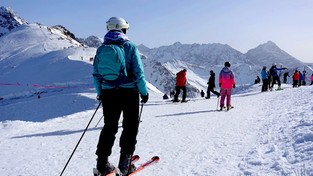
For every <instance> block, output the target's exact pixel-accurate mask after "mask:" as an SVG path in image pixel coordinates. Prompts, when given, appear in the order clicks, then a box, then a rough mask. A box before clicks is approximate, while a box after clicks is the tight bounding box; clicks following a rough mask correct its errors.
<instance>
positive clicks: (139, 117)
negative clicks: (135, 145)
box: [128, 103, 144, 172]
mask: <svg viewBox="0 0 313 176" xmlns="http://www.w3.org/2000/svg"><path fill="white" fill-rule="evenodd" d="M143 104H144V103H141V109H140V112H139V116H138V128H139V123H140V122H141V121H140V119H141V114H142V109H143ZM137 133H138V131H137ZM132 158H133V154H132V155H131V157H130V160H131V159H132ZM130 169H131V168H130V167H128V172H129V171H130Z"/></svg>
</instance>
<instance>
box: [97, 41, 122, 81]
mask: <svg viewBox="0 0 313 176" xmlns="http://www.w3.org/2000/svg"><path fill="white" fill-rule="evenodd" d="M95 57H96V59H95V62H96V63H95V66H96V67H97V69H98V73H99V74H100V75H101V77H102V79H103V81H104V82H106V83H108V84H110V85H112V86H118V85H120V84H122V83H123V82H125V80H126V79H127V70H126V61H125V59H126V56H125V52H124V48H123V46H122V45H118V44H103V45H102V46H101V47H100V48H99V49H98V50H97V54H96V56H95Z"/></svg>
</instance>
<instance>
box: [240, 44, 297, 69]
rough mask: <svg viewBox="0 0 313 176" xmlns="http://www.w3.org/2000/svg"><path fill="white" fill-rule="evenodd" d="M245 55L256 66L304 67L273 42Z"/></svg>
mask: <svg viewBox="0 0 313 176" xmlns="http://www.w3.org/2000/svg"><path fill="white" fill-rule="evenodd" d="M245 55H246V57H247V59H249V60H250V61H251V62H252V63H254V64H256V65H263V66H270V65H272V63H276V64H278V65H284V66H287V67H298V66H300V65H303V63H302V62H301V61H299V60H297V59H296V58H294V57H292V56H291V55H289V54H288V53H286V52H285V51H283V50H282V49H280V48H279V47H278V46H277V45H276V44H275V43H274V42H272V41H268V42H267V43H264V44H261V45H259V46H257V47H256V48H254V49H251V50H249V51H248V52H247V53H246V54H245Z"/></svg>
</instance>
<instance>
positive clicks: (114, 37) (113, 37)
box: [104, 31, 129, 42]
mask: <svg viewBox="0 0 313 176" xmlns="http://www.w3.org/2000/svg"><path fill="white" fill-rule="evenodd" d="M128 40H129V39H128V37H127V35H125V34H124V33H122V32H120V31H109V32H108V33H106V34H105V36H104V42H126V41H128Z"/></svg>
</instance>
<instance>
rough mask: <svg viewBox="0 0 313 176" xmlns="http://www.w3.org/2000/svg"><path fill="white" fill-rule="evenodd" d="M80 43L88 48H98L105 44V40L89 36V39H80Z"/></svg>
mask: <svg viewBox="0 0 313 176" xmlns="http://www.w3.org/2000/svg"><path fill="white" fill-rule="evenodd" d="M78 41H79V42H81V43H83V44H84V45H86V46H89V47H94V48H98V47H99V46H101V45H102V43H103V39H101V38H99V37H97V36H94V35H91V36H89V37H87V38H85V39H84V38H79V39H78Z"/></svg>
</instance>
